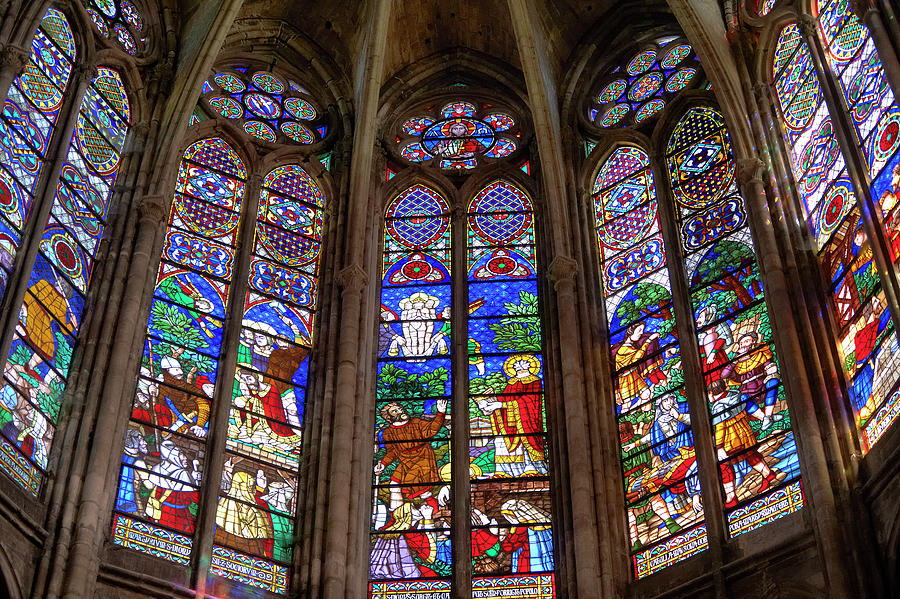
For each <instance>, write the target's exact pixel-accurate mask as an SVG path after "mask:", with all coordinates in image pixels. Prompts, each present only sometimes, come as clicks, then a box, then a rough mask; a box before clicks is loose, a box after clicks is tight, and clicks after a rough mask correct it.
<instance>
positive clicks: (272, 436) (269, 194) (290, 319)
mask: <svg viewBox="0 0 900 599" xmlns="http://www.w3.org/2000/svg"><path fill="white" fill-rule="evenodd" d="M324 205H325V198H324V195H323V194H322V192H321V191H320V190H319V188H318V186H317V185H316V184H315V182H314V181H313V180H312V179H311V178H310V177H309V175H307V174H306V172H305V171H304V170H303V169H301V168H300V167H298V166H281V167H278V168H276V169H275V170H273V171H272V172H270V173H269V175H268V176H267V177H266V178H265V180H264V181H263V186H262V193H261V195H260V203H259V209H258V211H257V220H256V232H255V241H254V246H253V256H252V259H251V263H250V273H249V283H250V289H249V291H248V292H247V295H246V297H245V299H244V317H243V320H242V323H241V334H240V335H241V341H240V346H239V349H238V359H237V369H236V374H235V380H234V383H233V385H232V392H231V397H232V401H231V410H230V415H229V419H228V430H227V440H226V460H225V471H224V472H223V475H222V483H221V486H220V488H221V492H220V496H219V500H218V505H217V509H216V533H215V545H214V546H213V555H212V564H211V566H212V567H211V572H212V573H213V574H218V575H220V576H225V577H227V578H231V579H233V580H237V581H239V582H244V583H246V584H250V585H252V586H256V587H260V588H263V589H266V590H269V591H273V592H278V593H284V592H286V590H287V578H288V568H289V567H290V562H291V553H292V551H291V550H292V547H293V538H294V514H295V513H296V496H297V486H298V482H299V481H298V471H299V468H300V461H299V460H300V442H301V428H302V425H303V411H304V401H305V395H306V385H307V372H308V369H309V360H308V358H309V354H310V351H311V347H312V335H313V318H314V314H315V308H316V298H317V294H318V289H317V281H318V274H319V272H318V269H319V252H320V247H321V246H320V244H321V240H322V226H323V214H322V210H323V208H324Z"/></svg>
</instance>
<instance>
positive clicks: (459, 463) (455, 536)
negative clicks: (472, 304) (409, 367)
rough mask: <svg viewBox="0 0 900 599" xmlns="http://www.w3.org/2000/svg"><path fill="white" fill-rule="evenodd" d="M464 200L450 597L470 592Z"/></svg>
mask: <svg viewBox="0 0 900 599" xmlns="http://www.w3.org/2000/svg"><path fill="white" fill-rule="evenodd" d="M463 206H464V204H457V205H456V206H455V207H454V209H453V212H452V215H451V235H452V237H451V240H452V246H451V267H452V270H451V272H450V275H451V280H452V293H453V295H452V298H453V299H452V301H453V304H452V306H453V307H452V309H451V314H452V320H451V329H450V330H451V339H452V341H453V351H452V356H453V378H452V380H453V389H452V393H453V396H452V401H451V405H450V413H451V415H452V419H451V422H452V424H451V428H450V456H451V472H452V477H453V478H452V479H451V480H452V483H451V491H452V500H451V503H452V506H453V512H452V514H453V516H452V525H451V526H452V534H451V542H452V543H453V562H454V568H453V597H454V598H455V599H468V598H469V597H471V596H472V534H471V527H470V517H469V513H470V512H471V507H470V503H471V492H470V490H471V484H470V481H469V368H468V360H469V348H468V339H469V309H468V306H469V300H468V297H469V288H468V276H467V275H468V269H467V268H466V252H467V249H468V248H467V246H466V239H467V235H466V233H467V219H466V216H467V215H466V211H465V209H464V208H463Z"/></svg>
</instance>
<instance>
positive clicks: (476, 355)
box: [466, 180, 555, 599]
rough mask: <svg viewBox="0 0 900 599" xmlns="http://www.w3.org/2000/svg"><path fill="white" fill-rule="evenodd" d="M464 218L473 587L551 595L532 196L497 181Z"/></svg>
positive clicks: (498, 593)
mask: <svg viewBox="0 0 900 599" xmlns="http://www.w3.org/2000/svg"><path fill="white" fill-rule="evenodd" d="M467 225H468V226H467V227H466V239H467V244H466V268H467V271H468V298H467V299H468V310H467V312H468V314H469V321H468V343H467V347H468V365H469V368H468V370H469V406H468V408H469V409H468V414H469V438H470V442H469V443H470V445H469V476H470V479H471V494H470V514H469V520H470V521H471V523H472V532H471V539H472V541H471V542H472V567H473V572H474V576H475V578H474V580H473V590H474V591H476V592H478V593H479V594H478V596H480V597H535V596H538V597H547V598H548V599H549V598H551V597H554V596H555V595H554V591H553V586H554V581H553V571H554V563H555V562H554V535H553V527H552V525H551V520H552V513H553V511H552V508H551V502H550V466H549V460H550V458H549V454H550V448H549V440H548V438H547V410H546V406H545V403H544V384H543V381H544V360H543V355H542V350H543V336H542V333H541V324H540V305H539V303H538V289H537V260H536V252H535V239H534V214H533V206H532V203H531V199H530V198H529V197H528V196H527V195H526V194H525V193H524V192H523V191H522V190H521V189H519V188H518V187H516V186H515V185H513V184H512V183H510V182H508V181H504V180H498V181H495V182H493V183H491V184H490V185H488V186H487V187H485V188H484V189H482V190H481V191H480V192H478V194H476V195H475V198H474V199H473V200H472V201H471V202H470V204H469V209H468V218H467ZM507 588H514V589H516V591H515V592H509V591H506V590H504V589H507Z"/></svg>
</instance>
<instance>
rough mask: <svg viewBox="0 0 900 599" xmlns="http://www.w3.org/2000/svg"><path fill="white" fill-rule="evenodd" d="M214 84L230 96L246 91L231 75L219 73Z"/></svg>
mask: <svg viewBox="0 0 900 599" xmlns="http://www.w3.org/2000/svg"><path fill="white" fill-rule="evenodd" d="M215 82H216V83H217V84H218V86H219V87H221V88H222V89H224V90H225V91H227V92H229V93H232V94H236V93H239V92H242V91H244V90H245V89H246V86H245V85H244V82H243V81H241V80H240V79H238V78H237V77H235V76H234V75H232V74H231V73H219V74H218V75H216V77H215Z"/></svg>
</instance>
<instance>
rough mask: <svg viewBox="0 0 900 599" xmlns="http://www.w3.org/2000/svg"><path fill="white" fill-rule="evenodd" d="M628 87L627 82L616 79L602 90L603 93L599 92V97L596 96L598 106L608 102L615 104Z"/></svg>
mask: <svg viewBox="0 0 900 599" xmlns="http://www.w3.org/2000/svg"><path fill="white" fill-rule="evenodd" d="M627 87H628V82H627V81H625V80H624V79H616V80H615V81H613V82H612V83H610V84H609V85H607V86H606V87H604V88H603V91H602V92H600V95H598V96H597V103H598V104H607V103H609V102H615V101H616V100H618V99H619V97H620V96H621V95H622V92H624V91H625V88H627Z"/></svg>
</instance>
